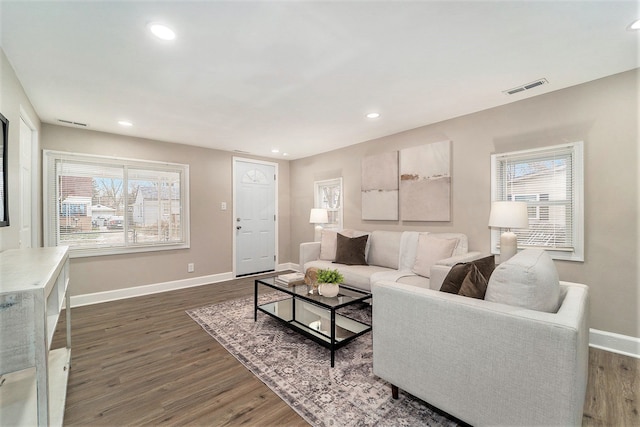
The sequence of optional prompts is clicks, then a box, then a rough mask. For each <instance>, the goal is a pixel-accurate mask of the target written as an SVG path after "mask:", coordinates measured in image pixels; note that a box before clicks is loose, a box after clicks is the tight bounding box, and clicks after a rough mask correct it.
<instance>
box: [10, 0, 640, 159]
mask: <svg viewBox="0 0 640 427" xmlns="http://www.w3.org/2000/svg"><path fill="white" fill-rule="evenodd" d="M638 18H640V12H639V7H638V2H637V1H623V2H616V1H596V2H585V1H563V2H560V1H538V2H533V1H423V2H419V1H414V2H400V1H349V2H347V1H342V2H339V1H333V2H308V1H305V2H297V1H278V2H275V1H259V2H247V1H194V2H187V1H136V2H134V1H91V2H89V1H85V2H76V1H73V2H62V1H45V2H34V1H29V2H27V1H6V0H2V2H1V3H0V20H1V21H0V24H1V33H0V34H1V37H0V44H1V45H2V48H3V50H4V51H5V53H6V55H7V57H8V58H9V61H10V62H11V64H12V65H13V67H14V69H15V71H16V73H17V75H18V77H19V79H20V81H21V83H22V85H23V86H24V89H25V91H26V93H27V95H28V97H29V99H30V100H31V102H32V103H33V105H34V107H35V109H36V111H37V113H38V115H39V116H40V118H41V119H42V121H44V122H47V123H54V124H60V123H59V122H58V120H59V119H63V120H70V121H75V122H81V123H86V124H88V128H89V129H93V130H98V131H104V132H111V133H116V134H124V135H134V136H139V137H144V138H151V139H156V140H161V141H169V142H176V143H183V144H191V145H197V146H203V147H211V148H218V149H223V150H229V151H233V150H242V151H247V152H250V153H252V154H256V155H261V156H268V157H276V156H278V157H279V156H281V155H282V153H283V152H286V153H288V154H289V157H288V158H290V159H295V158H300V157H305V156H309V155H313V154H316V153H320V152H324V151H329V150H333V149H336V148H340V147H344V146H348V145H352V144H356V143H359V142H362V141H366V140H370V139H373V138H377V137H381V136H385V135H390V134H393V133H397V132H400V131H403V130H408V129H413V128H416V127H419V126H423V125H426V124H429V123H434V122H438V121H441V120H444V119H448V118H452V117H457V116H460V115H464V114H468V113H472V112H475V111H479V110H484V109H487V108H491V107H494V106H498V105H502V104H506V103H510V102H514V101H518V100H521V99H524V98H526V97H531V96H536V95H540V94H543V93H546V92H550V91H554V90H558V89H562V88H565V87H568V86H573V85H576V84H580V83H583V82H586V81H590V80H594V79H597V78H600V77H604V76H608V75H611V74H615V73H619V72H622V71H626V70H630V69H633V68H637V67H638V66H639V56H640V52H639V37H640V33H639V32H637V31H636V32H632V31H628V30H627V26H628V25H629V24H630V23H631V22H632V21H634V20H635V19H638ZM151 21H161V22H164V23H166V24H168V25H170V26H171V27H172V28H173V29H174V30H175V32H176V33H177V38H176V39H175V40H174V41H171V42H163V41H160V40H157V39H155V38H154V37H153V36H152V35H151V34H150V33H149V32H148V29H147V28H146V25H147V24H148V23H149V22H151ZM539 78H546V79H547V80H548V81H549V84H547V85H544V86H540V87H538V88H536V89H532V90H528V91H525V92H523V93H519V94H516V95H511V96H508V95H505V94H503V92H502V91H504V90H507V89H510V88H513V87H515V86H519V85H522V84H525V83H529V82H531V81H533V80H536V79H539ZM370 111H378V112H380V114H381V117H380V118H379V119H376V120H371V119H366V118H365V114H366V113H367V112H370ZM123 119H126V120H130V121H132V122H133V123H134V126H133V127H131V128H123V127H122V126H120V125H118V124H117V121H118V120H123ZM273 148H278V149H279V150H280V153H279V154H273V153H272V152H271V150H272V149H273Z"/></svg>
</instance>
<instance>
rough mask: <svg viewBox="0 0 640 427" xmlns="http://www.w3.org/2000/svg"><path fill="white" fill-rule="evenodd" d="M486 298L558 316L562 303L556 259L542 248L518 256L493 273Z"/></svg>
mask: <svg viewBox="0 0 640 427" xmlns="http://www.w3.org/2000/svg"><path fill="white" fill-rule="evenodd" d="M484 299H485V300H487V301H493V302H499V303H502V304H507V305H513V306H517V307H524V308H528V309H531V310H538V311H546V312H549V313H555V312H556V311H557V310H558V304H559V302H560V281H559V279H558V271H557V270H556V266H555V264H554V263H553V260H552V259H551V257H550V256H549V254H547V253H546V252H545V251H544V250H541V249H526V250H524V251H522V252H520V253H518V254H516V255H515V256H513V258H511V259H509V260H508V261H506V262H503V263H502V264H500V265H498V266H497V267H496V269H495V270H494V271H493V273H492V274H491V278H490V279H489V284H488V285H487V293H486V294H485V297H484Z"/></svg>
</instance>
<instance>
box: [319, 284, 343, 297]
mask: <svg viewBox="0 0 640 427" xmlns="http://www.w3.org/2000/svg"><path fill="white" fill-rule="evenodd" d="M339 291H340V285H338V284H337V283H320V284H319V286H318V293H319V294H320V295H322V296H323V297H328V298H332V297H335V296H336V295H338V292H339Z"/></svg>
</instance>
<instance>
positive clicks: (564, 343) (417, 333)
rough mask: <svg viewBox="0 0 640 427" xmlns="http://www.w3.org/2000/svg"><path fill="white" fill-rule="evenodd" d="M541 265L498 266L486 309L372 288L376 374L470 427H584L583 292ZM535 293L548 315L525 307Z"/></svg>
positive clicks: (532, 258)
mask: <svg viewBox="0 0 640 427" xmlns="http://www.w3.org/2000/svg"><path fill="white" fill-rule="evenodd" d="M540 252H542V251H540ZM545 256H546V257H547V258H548V255H546V254H544V256H542V255H540V254H539V252H536V251H524V252H521V253H519V254H518V255H516V256H515V257H513V258H511V259H510V260H509V261H507V262H505V263H503V264H500V265H498V266H497V267H496V269H495V270H494V272H493V274H492V275H491V277H490V279H489V283H488V286H487V294H486V296H485V299H484V300H481V299H474V298H467V297H463V296H460V295H455V294H449V293H445V292H438V291H437V290H433V289H424V288H418V287H415V286H409V285H404V284H399V283H395V282H376V283H375V284H374V285H373V324H374V325H375V327H374V328H373V371H374V374H375V375H377V376H379V377H381V378H382V379H384V380H386V381H388V382H390V383H391V384H392V392H393V393H394V394H395V395H397V393H398V388H400V389H402V390H404V391H406V392H408V393H410V394H412V395H414V396H416V397H419V398H420V399H423V400H424V401H426V402H428V403H430V404H432V405H433V406H435V407H437V408H440V409H441V410H443V411H445V412H447V413H449V414H451V415H453V416H455V417H457V418H459V419H461V420H462V421H465V422H467V423H469V424H472V425H476V426H481V425H509V426H515V425H526V426H536V425H539V426H570V425H581V422H582V413H583V404H584V398H585V392H586V384H587V368H588V355H589V353H588V328H587V312H588V288H587V287H586V286H585V285H581V284H576V283H569V282H560V281H559V280H558V276H557V271H555V266H554V265H553V261H551V259H550V258H548V260H547V259H546V258H545ZM549 285H550V286H549ZM553 289H556V290H557V293H555V296H553V295H554V291H553ZM536 294H538V295H536ZM540 294H543V295H542V297H543V298H542V299H546V300H547V301H546V302H544V304H546V306H537V307H539V309H542V310H547V311H551V312H547V311H539V310H533V309H530V308H527V306H536V305H535V304H537V302H534V300H540V299H541V298H540ZM549 295H552V296H553V298H556V301H551V305H549V300H548V297H549ZM487 299H492V300H493V301H488V300H487ZM501 299H502V300H504V301H507V302H508V305H507V304H505V303H500V302H497V301H499V300H501ZM394 397H395V396H394Z"/></svg>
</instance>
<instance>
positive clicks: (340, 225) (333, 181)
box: [313, 177, 344, 231]
mask: <svg viewBox="0 0 640 427" xmlns="http://www.w3.org/2000/svg"><path fill="white" fill-rule="evenodd" d="M326 185H339V186H340V208H339V209H337V211H338V222H339V223H338V226H337V227H334V226H332V225H331V224H326V225H325V227H324V228H325V229H326V230H336V231H341V230H342V229H343V228H344V186H343V185H342V177H338V178H331V179H324V180H322V181H314V183H313V206H314V207H315V208H324V206H321V205H322V203H321V200H320V194H319V192H320V187H321V186H326Z"/></svg>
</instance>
